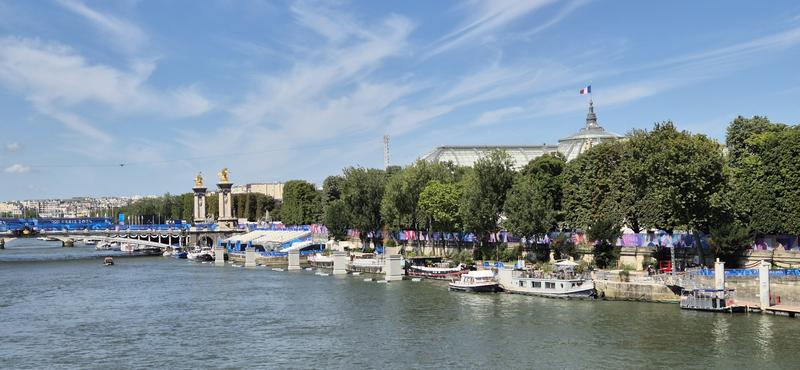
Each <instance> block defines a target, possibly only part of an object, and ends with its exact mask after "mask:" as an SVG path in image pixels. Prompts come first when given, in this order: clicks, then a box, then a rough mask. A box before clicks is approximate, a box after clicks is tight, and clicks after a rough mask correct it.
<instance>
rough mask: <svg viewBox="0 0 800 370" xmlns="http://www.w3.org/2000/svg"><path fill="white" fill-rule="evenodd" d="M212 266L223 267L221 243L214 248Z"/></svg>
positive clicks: (223, 256)
mask: <svg viewBox="0 0 800 370" xmlns="http://www.w3.org/2000/svg"><path fill="white" fill-rule="evenodd" d="M214 264H215V265H217V266H224V265H225V247H223V246H222V242H221V241H220V243H219V245H217V246H215V247H214Z"/></svg>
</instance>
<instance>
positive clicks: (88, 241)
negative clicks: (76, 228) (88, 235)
mask: <svg viewBox="0 0 800 370" xmlns="http://www.w3.org/2000/svg"><path fill="white" fill-rule="evenodd" d="M83 244H84V245H97V239H83Z"/></svg>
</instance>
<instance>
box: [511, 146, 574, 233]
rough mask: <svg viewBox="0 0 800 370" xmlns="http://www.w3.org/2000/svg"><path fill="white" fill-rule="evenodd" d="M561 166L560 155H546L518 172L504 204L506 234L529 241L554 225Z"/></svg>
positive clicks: (556, 222) (553, 227)
mask: <svg viewBox="0 0 800 370" xmlns="http://www.w3.org/2000/svg"><path fill="white" fill-rule="evenodd" d="M564 166H565V160H564V158H563V156H560V155H550V154H546V155H543V156H541V157H538V158H536V159H534V160H532V161H530V162H529V163H528V164H527V165H526V166H525V167H524V168H523V169H522V171H521V173H520V175H518V176H517V177H516V179H515V180H514V185H513V186H512V187H511V190H509V193H508V196H507V198H506V202H505V215H506V221H505V223H504V226H505V227H506V229H508V231H511V232H512V233H514V234H516V235H519V236H524V237H525V239H526V240H528V241H529V240H531V239H532V238H533V237H534V236H535V235H539V234H545V233H547V232H548V231H550V230H553V229H555V228H556V227H557V226H558V221H559V219H560V218H561V186H562V185H561V173H562V172H563V170H564Z"/></svg>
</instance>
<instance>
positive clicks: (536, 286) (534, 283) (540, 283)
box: [533, 281, 542, 288]
mask: <svg viewBox="0 0 800 370" xmlns="http://www.w3.org/2000/svg"><path fill="white" fill-rule="evenodd" d="M533 287H534V288H541V287H542V282H541V281H534V282H533Z"/></svg>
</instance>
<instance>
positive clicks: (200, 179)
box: [194, 172, 203, 188]
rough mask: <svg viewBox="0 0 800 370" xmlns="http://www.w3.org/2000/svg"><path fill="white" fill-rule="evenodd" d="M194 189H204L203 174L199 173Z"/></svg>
mask: <svg viewBox="0 0 800 370" xmlns="http://www.w3.org/2000/svg"><path fill="white" fill-rule="evenodd" d="M194 187H196V188H202V187H203V173H202V172H198V173H197V176H195V177H194Z"/></svg>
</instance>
